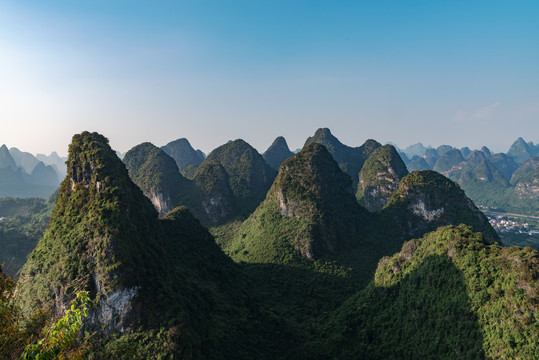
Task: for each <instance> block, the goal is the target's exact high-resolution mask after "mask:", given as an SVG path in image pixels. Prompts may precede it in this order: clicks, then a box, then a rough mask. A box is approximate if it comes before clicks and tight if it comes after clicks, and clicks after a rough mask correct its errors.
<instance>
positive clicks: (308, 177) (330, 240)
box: [229, 143, 363, 262]
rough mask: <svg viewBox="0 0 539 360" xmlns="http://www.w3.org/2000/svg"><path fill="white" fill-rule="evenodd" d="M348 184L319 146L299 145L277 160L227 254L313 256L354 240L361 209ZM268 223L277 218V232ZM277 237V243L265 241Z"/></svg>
mask: <svg viewBox="0 0 539 360" xmlns="http://www.w3.org/2000/svg"><path fill="white" fill-rule="evenodd" d="M351 185H352V183H351V180H350V178H349V177H348V175H346V174H344V173H343V172H342V171H341V170H340V169H339V167H338V166H337V164H336V163H335V161H334V160H333V158H332V157H331V155H330V154H329V152H328V151H327V150H326V148H325V147H324V146H322V145H320V144H317V143H314V144H311V145H308V146H307V147H305V148H303V150H302V151H301V152H300V153H298V154H296V155H295V156H294V157H292V158H290V159H288V160H287V161H285V162H284V163H283V164H282V165H281V168H280V171H279V175H278V176H277V178H276V179H275V182H274V183H273V186H272V187H271V189H270V191H269V192H268V195H267V197H266V200H265V201H264V202H263V203H262V204H261V205H260V206H259V207H258V208H257V210H256V211H255V213H254V214H253V215H251V217H250V218H249V219H248V220H246V221H245V223H244V225H243V226H242V227H241V228H240V230H239V231H238V235H237V237H236V242H235V244H234V245H233V246H232V247H230V248H229V249H230V252H231V254H232V256H233V258H235V259H236V260H243V261H257V262H259V261H263V262H266V261H270V262H274V261H277V262H282V261H284V262H287V261H288V260H287V258H286V256H290V258H288V259H289V260H290V261H296V260H294V259H295V258H296V257H298V256H304V257H306V258H308V259H313V258H320V257H321V256H323V254H327V253H331V252H334V251H337V250H340V249H344V248H346V247H349V246H351V245H352V244H354V243H356V242H357V237H358V234H359V228H358V225H359V223H360V222H361V219H362V216H363V212H362V211H361V208H360V207H359V206H357V204H356V202H355V199H354V197H353V195H352V193H351ZM281 222H282V223H281ZM271 223H273V224H276V225H277V224H279V223H280V225H278V228H280V230H278V233H273V234H271V233H270V232H271V231H274V230H275V229H274V228H273V225H270V224H271ZM263 224H266V225H263ZM244 235H245V236H244ZM277 239H279V241H280V242H283V243H279V244H277V243H274V244H271V243H270V242H272V241H276V240H277ZM268 246H269V247H268Z"/></svg>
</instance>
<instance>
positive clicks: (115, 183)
mask: <svg viewBox="0 0 539 360" xmlns="http://www.w3.org/2000/svg"><path fill="white" fill-rule="evenodd" d="M67 169H68V175H67V176H66V178H65V179H64V181H63V182H62V185H61V188H60V195H59V197H58V200H57V201H56V205H55V209H54V211H53V214H52V216H51V219H50V222H49V225H48V227H47V231H46V232H45V234H44V236H43V238H42V239H41V240H40V241H39V243H38V245H37V247H36V249H35V250H34V251H33V252H32V254H31V255H30V256H29V257H28V262H27V264H26V265H25V267H24V268H23V276H22V278H25V279H26V281H25V282H24V283H23V284H22V286H21V294H22V296H21V299H22V300H23V302H24V304H25V306H24V310H25V311H31V310H32V309H36V308H37V305H38V304H41V306H43V307H45V309H47V310H50V311H54V312H55V313H61V312H62V311H63V309H64V307H65V306H66V304H67V303H69V298H70V297H72V296H73V294H70V291H69V288H70V287H72V286H73V285H74V284H78V285H76V286H77V287H78V286H80V287H81V288H83V289H91V290H92V292H93V297H96V298H101V300H100V302H99V305H98V307H97V309H96V312H95V314H94V316H93V317H92V318H91V321H94V322H95V321H97V322H100V323H102V324H106V326H107V327H108V328H109V329H110V330H111V331H112V330H118V331H122V332H123V331H125V329H130V328H132V326H133V325H134V324H133V323H131V321H132V320H130V319H131V317H130V315H129V314H131V312H132V311H134V308H133V299H134V297H135V295H136V294H137V293H138V290H139V286H138V283H137V279H138V277H139V276H140V275H141V274H139V272H140V270H141V268H140V266H141V265H142V263H143V257H144V255H143V253H144V251H141V250H142V249H145V248H147V247H148V244H149V243H148V239H152V238H153V237H154V236H155V235H153V236H152V232H157V212H156V211H155V209H154V208H153V206H152V204H151V203H150V201H149V200H148V199H147V198H146V197H144V195H143V194H142V192H141V191H140V189H139V188H138V187H137V186H136V185H135V184H133V183H132V182H131V181H130V179H129V176H128V175H127V170H126V168H125V166H124V165H123V163H122V162H121V160H120V159H118V157H116V155H115V153H114V151H113V150H112V149H111V148H110V146H109V144H108V140H107V139H106V138H105V137H104V136H102V135H100V134H97V133H89V132H84V133H82V134H80V135H75V136H74V137H73V141H72V143H71V145H70V147H69V158H68V161H67ZM45 263H46V264H47V266H45V267H44V266H43V264H45ZM66 267H67V268H66ZM115 279H121V281H118V280H115ZM117 297H121V298H123V302H122V308H119V307H118V305H116V304H115V302H114V300H113V299H115V298H117ZM114 316H118V318H117V319H115V320H113V318H112V317H114Z"/></svg>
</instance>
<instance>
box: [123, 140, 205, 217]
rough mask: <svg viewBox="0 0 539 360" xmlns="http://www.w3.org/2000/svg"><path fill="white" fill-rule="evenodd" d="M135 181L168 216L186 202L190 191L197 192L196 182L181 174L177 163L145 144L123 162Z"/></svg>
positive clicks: (129, 153)
mask: <svg viewBox="0 0 539 360" xmlns="http://www.w3.org/2000/svg"><path fill="white" fill-rule="evenodd" d="M123 162H124V163H125V165H126V167H127V169H128V171H129V176H130V177H131V179H132V180H133V181H134V182H135V184H137V185H138V186H139V187H140V188H141V190H142V191H143V192H144V195H146V197H148V198H149V199H150V200H151V202H152V204H153V205H154V206H155V208H156V209H157V211H159V216H161V217H162V216H164V215H165V214H166V213H168V212H169V211H171V210H172V209H173V208H175V207H176V206H179V205H190V204H187V203H186V200H185V196H182V195H183V194H184V193H187V192H195V190H194V189H193V185H192V183H191V182H190V181H189V180H187V179H185V178H184V177H183V176H182V175H181V174H180V172H179V170H178V167H177V166H176V163H175V161H174V160H173V159H172V158H171V157H170V156H168V155H167V154H165V152H164V151H163V150H161V149H160V148H158V147H157V146H154V145H153V144H151V143H148V142H146V143H142V144H140V145H137V146H135V147H134V148H132V149H131V150H129V151H128V152H127V153H126V154H125V156H124V159H123Z"/></svg>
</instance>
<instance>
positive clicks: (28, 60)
mask: <svg viewBox="0 0 539 360" xmlns="http://www.w3.org/2000/svg"><path fill="white" fill-rule="evenodd" d="M538 33H539V3H538V2H535V1H514V2H505V1H489V2H488V3H486V2H465V1H454V2H445V1H418V2H413V3H411V2H401V1H379V2H362V1H339V2H325V1H294V2H290V1H272V2H252V1H245V0H243V1H239V0H234V1H226V2H223V1H215V0H205V1H185V2H172V1H161V2H158V3H152V4H148V3H146V2H142V1H129V2H128V1H115V2H113V3H111V2H103V1H87V0H81V1H77V2H72V1H65V0H64V1H60V0H52V1H48V2H37V1H30V2H24V3H22V2H18V1H4V2H2V4H0V53H2V56H1V57H0V119H1V124H2V137H0V144H4V143H5V144H6V145H7V146H8V147H9V148H11V147H16V148H18V149H19V150H21V151H26V152H30V153H33V154H36V153H44V154H47V155H48V154H49V153H50V152H51V151H57V152H58V153H59V154H60V155H61V156H65V155H66V153H67V147H68V145H69V142H70V140H71V137H72V136H73V134H75V133H80V132H81V131H84V130H89V131H97V132H100V133H101V134H103V135H105V136H106V137H107V138H109V140H110V143H111V146H112V147H113V148H114V149H116V150H118V151H121V152H126V151H127V150H129V149H130V148H132V147H133V146H135V145H137V144H140V143H142V142H144V141H149V142H152V143H154V144H155V145H158V146H162V145H165V144H166V143H168V142H170V141H173V140H175V139H178V138H182V137H185V138H187V139H189V141H190V142H191V144H192V146H193V147H194V148H197V149H201V150H202V151H204V152H206V153H208V152H210V151H211V150H213V149H214V148H216V147H217V146H219V145H222V144H223V143H226V142H227V141H228V140H231V139H236V138H242V139H244V140H246V141H247V142H249V143H250V144H251V145H253V146H254V147H255V148H256V149H257V150H259V151H260V152H263V151H264V150H266V148H267V147H268V146H269V145H270V144H271V143H272V141H273V140H274V139H275V137H277V136H280V135H282V136H284V137H285V138H286V139H287V142H288V144H289V146H290V148H291V149H292V150H294V149H296V148H299V147H301V146H302V145H303V143H304V141H305V139H306V138H307V137H308V136H312V134H313V133H314V132H315V131H316V129H317V128H320V127H328V128H330V129H331V130H332V133H333V134H334V135H335V136H336V137H337V138H339V140H341V142H343V143H344V144H346V145H349V146H359V145H361V144H362V143H363V142H364V141H365V140H366V139H369V138H372V139H375V140H377V141H379V142H381V143H386V142H393V143H395V144H396V145H398V146H399V147H401V148H405V147H406V146H408V145H412V144H415V143H417V142H421V143H423V144H424V145H425V146H427V145H432V146H433V147H437V146H439V145H442V144H449V145H453V146H455V147H458V148H460V147H463V146H468V147H470V148H472V149H474V148H480V147H481V146H483V145H485V146H487V147H489V148H491V150H493V151H495V152H506V151H507V150H508V149H509V146H510V145H511V143H512V142H513V141H514V140H515V139H517V138H518V137H523V138H524V139H525V140H526V141H533V142H534V143H536V142H537V141H539V138H537V137H535V138H532V137H530V134H539V121H538V119H539V71H537V70H538V65H537V64H539V47H538V46H537V34H538ZM534 136H536V135H534Z"/></svg>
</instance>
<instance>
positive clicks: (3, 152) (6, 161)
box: [0, 145, 17, 171]
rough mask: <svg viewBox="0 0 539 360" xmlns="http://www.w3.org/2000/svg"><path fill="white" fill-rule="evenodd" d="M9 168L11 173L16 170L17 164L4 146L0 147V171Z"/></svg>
mask: <svg viewBox="0 0 539 360" xmlns="http://www.w3.org/2000/svg"><path fill="white" fill-rule="evenodd" d="M5 168H9V169H11V170H13V171H16V170H17V164H16V163H15V160H13V157H12V156H11V154H10V153H9V150H8V148H7V146H6V145H2V146H0V169H5Z"/></svg>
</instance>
